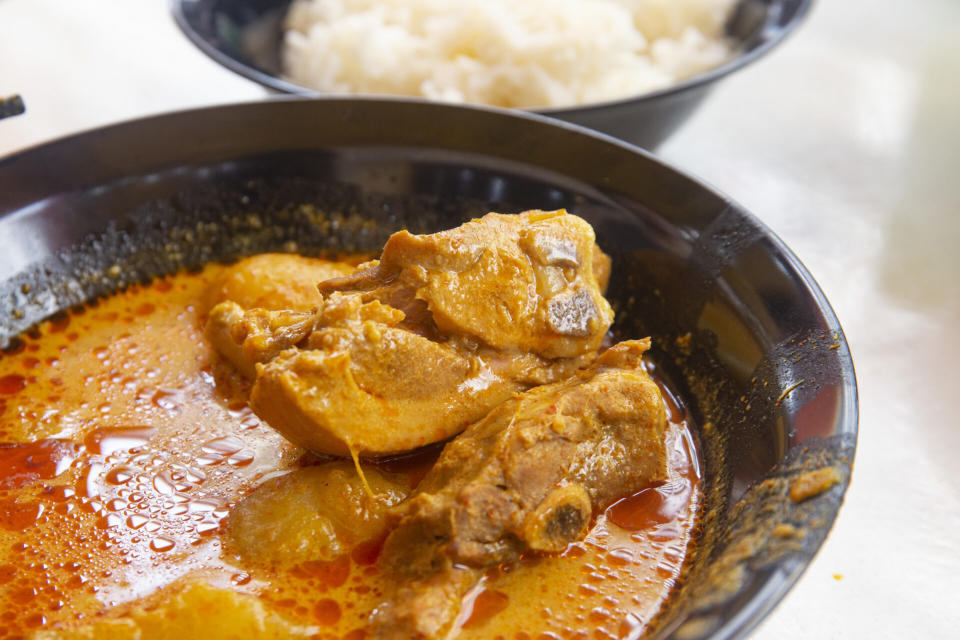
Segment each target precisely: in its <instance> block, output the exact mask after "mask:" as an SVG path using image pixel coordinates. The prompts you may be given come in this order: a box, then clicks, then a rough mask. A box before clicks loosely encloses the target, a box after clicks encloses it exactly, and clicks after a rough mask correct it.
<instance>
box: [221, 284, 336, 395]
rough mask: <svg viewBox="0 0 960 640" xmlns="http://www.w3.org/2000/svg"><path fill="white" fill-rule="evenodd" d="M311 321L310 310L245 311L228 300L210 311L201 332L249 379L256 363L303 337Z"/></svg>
mask: <svg viewBox="0 0 960 640" xmlns="http://www.w3.org/2000/svg"><path fill="white" fill-rule="evenodd" d="M321 303H322V300H321ZM315 322H316V313H315V312H313V311H268V310H267V309H250V310H247V311H245V310H244V309H243V308H242V307H241V306H240V305H239V304H237V303H236V302H232V301H230V302H221V303H220V304H218V305H217V306H215V307H214V308H213V309H211V310H210V315H209V316H208V318H207V324H206V326H205V327H204V329H203V333H204V335H205V336H206V338H207V340H209V341H210V342H211V344H213V346H214V348H215V349H216V350H217V351H219V352H220V354H221V355H222V356H224V357H225V358H226V359H227V360H229V361H230V362H232V363H233V364H234V366H236V367H237V368H238V369H240V371H241V372H242V373H243V374H244V375H245V376H247V377H248V378H253V377H255V376H256V364H257V363H264V362H269V361H270V360H273V359H274V358H275V357H276V356H277V355H278V354H279V353H280V352H281V351H285V350H287V349H289V348H290V347H292V346H294V345H295V344H297V343H298V342H300V341H301V340H303V339H304V338H306V337H307V335H309V333H310V332H311V331H312V330H313V326H314V324H315Z"/></svg>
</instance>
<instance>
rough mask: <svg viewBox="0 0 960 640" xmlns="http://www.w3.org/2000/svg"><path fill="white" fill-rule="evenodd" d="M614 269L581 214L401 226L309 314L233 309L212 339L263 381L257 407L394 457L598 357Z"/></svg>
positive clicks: (304, 437) (311, 434) (304, 431)
mask: <svg viewBox="0 0 960 640" xmlns="http://www.w3.org/2000/svg"><path fill="white" fill-rule="evenodd" d="M609 267H610V261H609V258H607V256H605V255H604V254H603V252H602V251H600V249H599V248H598V247H597V246H596V243H595V241H594V234H593V230H592V229H591V227H590V225H589V224H587V223H586V222H585V221H583V220H581V219H580V218H578V217H576V216H572V215H569V214H567V213H566V212H564V211H556V212H549V213H545V212H542V211H532V212H527V213H523V214H519V215H501V214H496V213H491V214H488V215H486V216H484V217H483V218H482V219H479V220H474V221H471V222H468V223H466V224H464V225H462V226H460V227H457V228H455V229H451V230H448V231H443V232H440V233H436V234H431V235H423V236H414V235H411V234H409V233H407V232H400V233H396V234H394V235H393V236H391V238H390V240H389V241H388V242H387V244H386V246H385V248H384V251H383V255H382V256H381V259H380V261H379V262H374V263H369V264H368V265H367V266H366V267H365V268H364V269H362V270H361V271H360V272H357V273H355V274H352V275H349V276H345V277H342V278H337V279H333V280H329V281H326V282H324V283H321V284H320V285H319V287H318V288H319V289H320V291H322V293H323V297H322V298H321V302H320V304H319V307H318V310H317V311H316V314H315V316H314V317H310V316H309V314H308V313H306V312H304V313H302V314H301V315H297V314H296V313H294V312H283V313H285V315H283V314H282V313H281V312H267V311H262V310H250V311H247V312H243V311H242V309H241V308H240V307H239V306H237V305H234V306H232V307H231V306H229V305H227V303H224V304H221V305H219V306H217V307H215V308H214V310H213V311H211V313H210V319H209V322H208V326H207V336H208V338H209V339H210V340H211V342H213V344H214V346H215V347H216V348H217V349H218V350H219V351H220V352H221V354H223V355H224V356H226V357H227V358H228V359H230V360H231V361H233V362H234V363H235V364H236V365H237V366H238V367H240V369H241V370H242V371H244V372H246V374H247V375H248V376H250V377H256V382H255V384H254V386H253V390H252V392H251V406H252V407H253V409H254V411H256V412H257V414H258V415H259V416H260V417H261V418H263V419H265V420H266V421H267V422H268V423H270V425H271V426H273V427H274V428H275V429H277V430H278V431H279V432H281V433H282V434H283V435H284V436H286V437H287V438H288V439H289V440H291V441H292V442H294V443H296V444H299V445H301V446H304V447H307V448H309V449H312V450H314V451H319V452H322V453H327V454H331V455H341V456H342V455H348V454H359V455H365V456H378V455H386V454H392V453H399V452H402V451H407V450H410V449H412V448H416V447H419V446H422V445H425V444H430V443H432V442H437V441H440V440H445V439H447V438H450V437H452V436H454V435H456V434H457V433H459V432H460V431H462V430H463V429H464V428H465V427H466V426H467V425H468V424H470V423H472V422H475V421H477V420H479V419H480V418H482V417H483V416H484V415H486V413H487V412H488V411H489V410H490V409H492V408H493V407H495V406H496V405H498V404H500V403H501V402H503V401H504V400H506V399H507V398H509V397H510V396H511V395H512V394H513V393H515V392H518V391H523V390H524V389H526V388H529V387H530V386H533V385H538V384H546V383H550V382H554V381H556V380H560V379H563V378H565V377H567V376H569V375H570V374H571V373H572V372H573V371H575V370H577V369H578V368H580V367H582V366H585V365H587V364H589V363H590V362H591V361H592V360H593V359H594V358H595V357H596V353H597V349H598V348H599V346H600V344H601V341H602V340H603V338H604V335H605V334H606V331H607V329H608V328H609V327H610V323H611V322H612V319H613V313H612V311H611V309H610V305H609V304H608V303H607V301H606V300H605V299H604V298H603V295H602V292H601V290H602V287H603V286H605V283H606V279H607V277H608V275H609ZM598 276H599V278H600V280H598ZM601 281H602V282H601ZM305 331H306V332H307V333H306V334H305V333H304V332H305Z"/></svg>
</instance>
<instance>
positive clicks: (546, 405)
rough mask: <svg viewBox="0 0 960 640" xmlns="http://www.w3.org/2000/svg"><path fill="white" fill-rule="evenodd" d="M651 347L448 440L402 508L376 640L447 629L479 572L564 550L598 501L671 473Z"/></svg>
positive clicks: (629, 345) (636, 346) (615, 358)
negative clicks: (651, 372)
mask: <svg viewBox="0 0 960 640" xmlns="http://www.w3.org/2000/svg"><path fill="white" fill-rule="evenodd" d="M649 344H650V342H649V339H646V340H635V341H627V342H622V343H620V344H618V345H616V346H614V347H613V348H611V349H609V350H607V351H606V352H605V353H603V354H602V355H601V356H600V357H599V358H598V359H597V360H596V361H595V362H594V363H593V364H592V365H591V366H590V367H588V368H587V369H585V370H583V371H579V372H577V373H576V374H575V375H574V376H573V377H571V378H570V379H568V380H565V381H562V382H558V383H554V384H550V385H545V386H541V387H536V388H534V389H531V390H529V391H527V392H525V393H523V394H518V395H517V396H515V397H514V398H512V399H510V400H508V401H507V402H505V403H503V404H502V405H500V406H499V407H497V408H496V409H494V410H493V411H491V412H490V414H489V415H487V417H485V418H484V419H483V420H481V421H479V422H477V423H475V424H473V425H471V426H470V427H469V428H468V429H467V430H466V431H464V432H463V433H462V434H461V435H460V436H458V437H457V438H456V439H455V440H453V441H451V442H450V443H449V444H448V445H447V446H446V447H445V448H444V450H443V453H442V454H441V455H440V459H439V460H438V461H437V464H436V465H435V466H434V467H433V469H431V471H430V472H429V473H428V474H427V476H426V477H425V478H424V480H423V481H422V482H421V484H420V486H419V488H418V489H417V493H416V494H415V495H414V497H412V498H411V499H409V500H407V501H406V502H404V503H402V504H401V505H400V506H399V507H397V510H396V513H395V517H396V519H397V521H398V525H397V527H396V528H395V529H394V530H393V532H392V533H391V534H390V535H389V537H388V538H387V541H386V543H385V545H384V549H383V552H382V555H381V557H380V563H381V567H382V568H383V570H384V571H385V572H386V574H387V575H388V576H391V577H392V579H393V582H394V587H393V593H392V596H393V597H391V598H389V599H388V601H387V602H386V603H385V604H384V605H383V606H381V607H379V608H378V610H377V612H376V613H375V614H374V618H373V629H374V637H376V638H379V639H381V640H385V639H393V638H398V639H399V638H418V637H420V638H435V637H438V636H439V635H441V634H442V633H443V632H444V631H445V630H447V629H448V628H449V626H450V624H451V622H452V621H453V619H454V618H455V616H456V613H457V609H458V606H459V601H460V596H462V595H463V593H465V591H466V590H467V589H469V587H470V586H471V585H472V584H473V583H474V581H475V580H476V578H477V577H478V576H479V570H480V569H482V568H484V567H489V566H492V565H496V564H500V563H505V562H512V561H515V560H517V559H518V558H519V556H520V554H521V553H523V552H524V551H527V550H533V551H542V552H558V551H561V550H563V549H564V548H566V546H567V545H568V544H569V543H571V542H573V541H575V540H578V539H580V538H582V537H583V536H584V535H585V534H586V532H587V529H588V528H589V525H590V521H591V518H592V516H593V514H594V513H595V512H596V511H597V510H599V509H601V508H603V507H605V506H606V505H608V504H610V503H611V502H613V501H614V500H615V499H617V498H618V497H621V496H624V495H629V494H631V493H635V492H636V491H638V490H639V489H641V488H643V487H645V486H649V485H651V484H654V483H659V482H663V481H666V479H667V456H666V447H665V438H666V427H667V422H666V412H665V409H664V404H663V398H662V397H661V395H660V391H659V389H658V388H657V385H656V384H655V383H654V382H653V381H652V380H651V379H650V377H649V376H648V375H647V373H646V372H645V371H644V370H643V368H642V366H641V359H642V356H643V353H644V351H646V350H647V349H648V348H649Z"/></svg>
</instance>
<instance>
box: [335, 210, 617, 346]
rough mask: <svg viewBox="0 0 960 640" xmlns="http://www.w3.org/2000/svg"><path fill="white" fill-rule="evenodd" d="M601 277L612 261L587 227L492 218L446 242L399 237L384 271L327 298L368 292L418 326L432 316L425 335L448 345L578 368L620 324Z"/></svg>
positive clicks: (557, 215) (558, 214) (445, 235)
mask: <svg viewBox="0 0 960 640" xmlns="http://www.w3.org/2000/svg"><path fill="white" fill-rule="evenodd" d="M597 271H598V272H599V274H600V276H601V277H602V278H603V279H604V280H605V279H606V277H607V275H608V274H609V258H607V257H606V256H605V255H604V254H603V253H602V252H601V251H599V249H598V248H597V246H596V243H595V237H594V233H593V228H592V227H591V226H590V225H589V224H587V222H586V221H584V220H583V219H581V218H578V217H577V216H573V215H570V214H568V213H567V212H566V211H562V210H561V211H551V212H544V211H527V212H525V213H521V214H517V215H503V214H499V213H488V214H487V215H485V216H484V217H483V218H480V219H479V220H472V221H470V222H467V223H465V224H463V225H460V226H459V227H456V228H454V229H449V230H447V231H441V232H440V233H433V234H429V235H421V236H416V235H412V234H410V233H408V232H407V231H400V232H398V233H395V234H393V235H392V236H390V239H389V240H387V244H386V245H385V246H384V248H383V253H382V255H381V256H380V260H379V261H374V262H371V263H368V265H367V266H366V268H363V265H361V270H360V271H358V272H356V273H354V274H352V275H349V276H345V277H343V278H335V279H332V280H328V281H326V282H324V283H322V284H321V285H320V287H319V289H320V292H321V293H322V294H324V295H326V294H328V293H332V292H334V291H359V292H366V293H367V296H368V297H370V298H375V299H379V300H381V301H382V302H384V303H386V304H389V305H391V306H394V307H396V308H399V309H402V310H404V312H405V313H407V315H408V316H412V318H413V319H414V321H417V320H419V319H422V318H423V317H424V316H425V314H424V311H426V312H429V319H430V320H432V322H431V323H430V324H431V326H428V327H424V329H425V330H426V331H430V330H431V329H433V327H435V328H436V331H437V332H438V333H439V334H440V335H442V336H457V337H460V338H464V339H466V340H468V341H472V342H474V343H477V342H479V343H481V344H483V345H486V346H489V347H493V348H495V349H499V350H507V351H514V352H520V353H525V352H528V353H534V354H536V355H539V356H542V357H544V358H570V357H576V356H579V355H581V354H583V353H585V352H588V351H591V350H592V351H596V350H597V349H598V348H599V347H600V343H601V341H602V340H603V336H604V334H605V333H606V331H607V329H608V328H609V327H610V324H611V322H612V321H613V311H612V310H611V308H610V305H609V303H608V302H607V301H606V300H605V299H604V297H603V293H602V290H601V289H602V288H601V284H600V282H599V281H598V279H597V273H596V272H597ZM604 284H605V282H604ZM418 304H419V305H420V309H421V310H420V311H419V312H414V313H410V310H416V309H417V306H418Z"/></svg>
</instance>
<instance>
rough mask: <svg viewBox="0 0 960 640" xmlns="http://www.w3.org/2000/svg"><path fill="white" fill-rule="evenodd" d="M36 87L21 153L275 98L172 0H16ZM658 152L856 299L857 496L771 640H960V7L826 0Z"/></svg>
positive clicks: (852, 329)
mask: <svg viewBox="0 0 960 640" xmlns="http://www.w3.org/2000/svg"><path fill="white" fill-rule="evenodd" d="M14 93H19V94H21V95H22V96H23V99H24V101H25V103H26V106H27V112H26V114H24V115H21V116H17V117H14V118H10V119H7V120H3V121H0V156H3V155H6V154H9V153H12V152H15V151H17V150H19V149H22V148H25V147H27V146H30V145H34V144H37V143H40V142H43V141H46V140H50V139H52V138H55V137H58V136H62V135H65V134H69V133H73V132H77V131H80V130H84V129H89V128H92V127H95V126H99V125H103V124H107V123H111V122H116V121H118V120H123V119H129V118H134V117H138V116H143V115H147V114H152V113H158V112H163V111H169V110H174V109H182V108H187V107H194V106H200V105H209V104H218V103H225V102H234V101H246V100H261V99H265V98H266V97H267V95H266V93H265V91H264V90H263V89H262V88H261V87H259V86H258V85H255V84H254V83H252V82H250V81H247V80H245V79H243V78H241V77H239V76H236V75H234V74H233V73H231V72H229V71H227V70H226V69H224V68H222V67H220V66H218V65H217V64H216V63H214V62H213V61H211V60H210V59H208V58H207V57H206V56H204V55H203V54H202V53H200V51H198V50H197V49H196V48H195V47H194V46H193V45H192V44H190V42H188V40H187V39H186V38H185V37H184V36H183V34H182V33H181V32H180V31H179V30H178V29H177V27H176V26H175V25H174V22H173V20H172V18H171V16H170V13H169V8H168V6H167V4H166V2H164V1H163V0H140V1H139V2H129V1H123V0H77V1H73V2H63V1H62V0H61V1H56V0H0V97H6V96H8V95H11V94H14ZM131 144H136V141H135V140H132V141H131ZM185 144H189V141H185ZM657 153H658V155H660V156H661V157H663V158H664V159H666V160H667V161H669V162H670V163H673V164H674V165H676V166H678V167H680V168H681V169H683V170H685V171H687V172H690V173H692V174H694V175H696V176H698V177H700V178H702V179H704V180H706V181H707V182H709V183H712V184H713V185H714V186H716V187H717V188H719V189H720V190H721V191H724V192H726V193H727V194H729V195H730V196H731V197H732V198H734V199H735V200H738V201H739V202H741V203H742V204H743V205H745V206H746V207H747V208H748V209H749V210H751V211H752V212H753V213H754V214H756V215H757V216H758V217H760V218H761V219H762V220H763V221H764V222H765V223H766V224H767V225H769V226H770V227H771V228H772V229H773V230H774V231H775V232H776V233H777V234H779V235H780V236H781V237H782V238H783V239H784V240H785V241H786V242H787V244H788V245H789V246H790V247H791V248H792V249H793V250H794V251H795V252H796V253H797V255H798V256H799V257H800V259H801V260H802V261H803V262H804V263H805V264H806V265H807V267H808V268H809V269H810V271H811V272H812V273H813V275H814V276H815V277H816V278H817V280H818V281H819V283H820V284H821V286H822V288H823V289H824V291H825V293H826V295H827V297H828V298H829V299H830V301H831V302H832V304H833V305H834V307H835V309H836V311H837V313H838V315H839V317H840V320H841V322H842V323H843V325H844V328H845V331H846V333H847V337H848V340H849V342H850V345H851V349H852V352H853V358H854V363H855V364H856V367H857V374H858V379H859V385H860V394H861V422H860V441H859V450H858V453H857V461H856V467H855V471H854V474H853V481H852V484H851V486H850V490H849V493H848V494H847V499H846V503H845V506H844V508H843V509H842V510H841V512H840V516H839V519H838V521H837V523H836V525H835V527H834V529H833V531H832V533H831V535H830V537H829V538H828V540H827V542H826V544H825V546H824V547H823V549H822V550H821V552H820V553H819V555H818V556H817V558H816V560H815V561H814V563H813V565H812V566H811V567H810V569H809V570H808V571H807V573H806V575H805V576H804V577H803V579H802V580H801V581H800V583H799V585H798V586H797V587H796V588H795V589H794V590H793V591H792V592H791V593H790V594H789V595H788V596H787V598H786V599H785V601H784V602H783V603H782V604H781V605H780V606H779V607H778V608H777V609H776V610H775V611H774V613H773V615H772V616H771V617H769V618H768V619H767V620H766V621H765V622H764V623H763V624H762V625H761V626H760V628H759V629H758V631H757V632H756V633H755V635H754V636H753V637H755V638H758V639H763V640H766V639H773V638H778V639H784V638H786V639H794V638H796V639H799V638H900V637H904V636H907V637H928V638H947V637H956V634H957V629H958V628H960V613H958V610H957V608H956V606H955V603H954V600H955V598H956V595H957V594H960V552H958V549H960V479H958V474H957V473H956V472H955V470H954V469H953V465H954V464H956V455H957V452H958V451H960V428H958V427H960V421H958V419H957V417H956V415H957V411H956V410H955V408H954V407H953V406H952V400H953V393H954V392H955V391H954V384H955V382H954V381H955V379H956V373H955V371H954V369H953V367H954V366H956V364H955V363H956V362H957V361H958V359H960V337H958V331H957V327H958V326H960V283H958V278H960V251H958V248H957V247H958V246H960V179H958V172H960V2H957V0H914V1H913V2H897V1H894V0H846V1H844V2H839V1H829V0H821V1H820V2H817V3H815V6H814V9H813V11H812V13H811V15H810V16H809V17H808V19H807V21H806V22H805V24H803V25H802V26H801V27H800V29H799V31H798V32H797V33H796V34H794V35H792V36H791V37H790V38H789V39H788V40H787V42H786V43H784V44H783V45H782V46H781V47H779V48H778V49H776V50H775V51H774V52H773V53H772V54H771V55H769V56H768V57H765V58H763V59H761V60H759V61H758V62H756V63H755V64H753V65H752V66H750V67H748V68H747V69H745V70H743V71H741V72H738V73H736V74H734V75H733V76H731V77H729V78H727V79H726V80H724V81H723V82H721V83H720V84H719V85H718V87H717V88H716V89H715V90H714V92H713V93H712V95H711V96H710V97H708V99H707V101H706V103H705V104H704V106H703V107H702V108H701V109H700V110H699V111H698V112H697V113H696V114H695V115H694V116H693V118H692V119H691V120H690V121H689V122H688V123H687V124H686V125H684V126H683V127H682V128H681V129H680V131H679V132H678V133H677V134H675V135H674V136H673V137H672V138H671V139H669V140H668V141H667V142H666V143H665V144H663V145H662V146H661V147H660V148H659V149H658V150H657Z"/></svg>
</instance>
